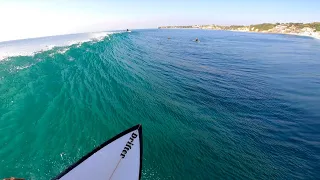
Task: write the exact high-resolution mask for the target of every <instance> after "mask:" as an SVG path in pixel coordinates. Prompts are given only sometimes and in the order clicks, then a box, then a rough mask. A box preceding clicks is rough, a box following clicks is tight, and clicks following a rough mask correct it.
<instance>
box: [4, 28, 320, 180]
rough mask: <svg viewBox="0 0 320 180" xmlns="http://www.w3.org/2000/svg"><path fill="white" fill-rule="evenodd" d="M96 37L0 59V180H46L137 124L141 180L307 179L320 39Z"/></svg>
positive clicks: (314, 165) (188, 34) (312, 170)
mask: <svg viewBox="0 0 320 180" xmlns="http://www.w3.org/2000/svg"><path fill="white" fill-rule="evenodd" d="M103 37H105V38H103V39H101V38H100V39H99V38H98V40H93V41H85V42H82V43H79V41H77V43H71V44H72V45H67V46H66V45H63V47H53V48H49V50H43V51H40V52H36V53H32V54H30V55H29V56H25V54H19V53H18V54H16V55H19V56H12V55H11V56H9V57H5V58H3V60H2V61H0V137H1V138H0V147H1V148H0V176H1V177H12V176H16V177H24V178H26V179H50V178H52V177H54V176H56V175H57V174H59V173H60V172H61V171H62V170H64V169H65V168H66V167H67V166H69V165H70V164H72V163H74V162H75V161H76V160H78V159H79V158H80V157H82V156H83V155H85V154H86V153H87V152H89V151H91V150H92V149H93V148H94V147H95V146H97V145H99V144H100V143H102V142H104V141H105V140H107V139H109V138H111V137H112V136H114V135H116V134H117V133H119V132H121V131H123V130H125V129H127V128H128V127H130V126H133V125H135V124H138V123H142V124H143V128H144V159H143V179H316V178H317V177H318V175H319V173H320V172H319V169H320V167H319V165H320V154H319V152H320V149H319V147H320V146H319V142H320V135H319V134H320V133H319V129H320V122H319V120H320V99H319V98H320V91H319V89H320V71H319V69H320V61H319V57H320V51H319V49H320V42H319V41H317V40H314V39H310V38H303V37H294V36H285V35H266V34H254V33H252V34H251V33H250V34H246V33H239V32H224V31H202V30H143V31H133V32H132V33H119V34H112V35H109V36H103ZM168 37H171V39H168ZM196 37H198V38H199V39H200V41H201V42H199V43H196V42H193V41H192V40H193V39H195V38H196ZM59 38H61V37H59V36H58V37H52V39H53V40H52V41H55V40H57V39H59ZM71 39H72V38H71ZM74 39H76V38H75V37H74ZM75 41H76V40H75ZM50 42H51V41H48V42H46V43H44V46H49V45H50ZM7 43H8V42H7ZM32 43H33V44H41V41H37V40H33V42H32ZM9 44H10V43H9ZM53 44H54V43H53ZM0 45H1V44H0ZM2 45H3V44H2ZM15 46H16V44H15V45H12V47H15ZM3 47H7V45H3ZM26 47H28V46H26ZM28 52H31V51H28Z"/></svg>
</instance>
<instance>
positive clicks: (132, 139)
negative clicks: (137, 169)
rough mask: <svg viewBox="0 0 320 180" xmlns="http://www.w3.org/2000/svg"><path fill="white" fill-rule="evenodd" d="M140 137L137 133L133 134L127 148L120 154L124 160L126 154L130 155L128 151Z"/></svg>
mask: <svg viewBox="0 0 320 180" xmlns="http://www.w3.org/2000/svg"><path fill="white" fill-rule="evenodd" d="M136 137H138V135H137V134H136V133H132V134H131V137H130V139H129V141H128V142H127V144H126V146H125V147H124V148H123V150H122V153H121V154H120V156H121V157H122V159H123V158H125V157H126V154H127V153H128V151H129V150H130V149H131V147H132V146H133V145H134V144H133V141H134V139H135V138H136Z"/></svg>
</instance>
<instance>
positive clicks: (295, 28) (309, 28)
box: [158, 22, 320, 39]
mask: <svg viewBox="0 0 320 180" xmlns="http://www.w3.org/2000/svg"><path fill="white" fill-rule="evenodd" d="M158 28H159V29H208V30H226V31H240V32H258V33H274V34H289V35H297V36H308V37H313V38H316V39H320V22H314V23H275V24H271V23H263V24H255V25H249V26H243V25H231V26H220V25H214V24H212V25H190V26H160V27H158Z"/></svg>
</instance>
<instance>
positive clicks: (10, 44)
mask: <svg viewBox="0 0 320 180" xmlns="http://www.w3.org/2000/svg"><path fill="white" fill-rule="evenodd" d="M114 33H122V32H120V31H118V32H95V33H82V34H70V35H60V36H50V37H41V38H33V39H24V40H15V41H6V42H0V61H1V60H5V59H7V58H9V57H14V56H33V55H34V54H36V53H38V52H43V51H48V50H50V49H52V48H54V47H64V46H71V45H73V44H78V45H79V46H80V45H81V44H82V43H84V42H89V41H101V40H103V39H104V38H105V37H107V36H109V35H111V34H114ZM67 50H68V48H66V49H64V50H63V51H61V52H60V53H64V52H65V51H67Z"/></svg>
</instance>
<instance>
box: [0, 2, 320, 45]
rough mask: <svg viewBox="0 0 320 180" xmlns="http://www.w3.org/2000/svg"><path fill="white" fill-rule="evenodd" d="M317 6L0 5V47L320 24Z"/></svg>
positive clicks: (253, 3)
mask: <svg viewBox="0 0 320 180" xmlns="http://www.w3.org/2000/svg"><path fill="white" fill-rule="evenodd" d="M319 7H320V0H265V1H259V0H219V1H218V0H161V1H150V0H148V1H147V0H135V1H129V0H115V1H108V0H104V1H102V0H77V1H76V0H65V1H64V0H52V1H47V0H28V1H23V0H8V1H4V0H0V23H1V25H0V41H3V40H11V39H22V38H30V37H40V36H48V35H58V34H68V33H79V32H92V31H102V30H116V29H126V28H156V27H157V26H161V25H189V24H221V25H230V24H255V23H263V22H313V21H320V10H319Z"/></svg>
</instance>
